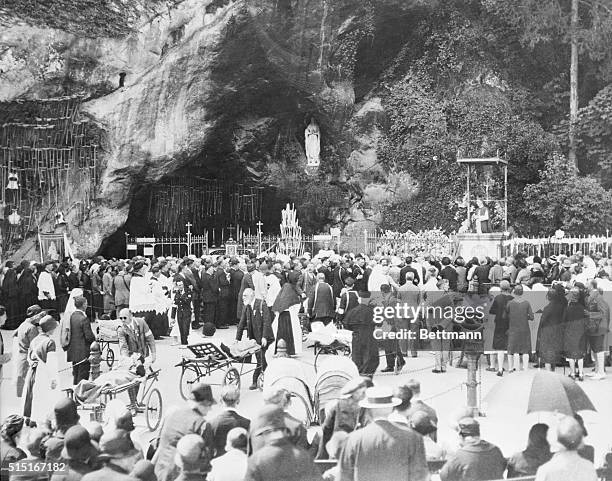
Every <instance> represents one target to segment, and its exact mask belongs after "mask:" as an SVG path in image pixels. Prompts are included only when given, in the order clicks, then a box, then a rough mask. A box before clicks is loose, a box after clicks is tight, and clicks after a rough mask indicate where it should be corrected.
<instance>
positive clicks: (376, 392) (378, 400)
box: [359, 387, 402, 409]
mask: <svg viewBox="0 0 612 481" xmlns="http://www.w3.org/2000/svg"><path fill="white" fill-rule="evenodd" d="M401 403H402V400H401V399H399V398H396V397H395V396H393V391H392V390H391V389H389V388H386V387H371V388H368V389H367V390H366V397H365V398H364V399H362V400H361V401H359V406H361V407H362V408H368V409H380V408H394V407H395V406H399V405H400V404H401Z"/></svg>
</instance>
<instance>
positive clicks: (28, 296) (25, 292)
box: [17, 260, 38, 323]
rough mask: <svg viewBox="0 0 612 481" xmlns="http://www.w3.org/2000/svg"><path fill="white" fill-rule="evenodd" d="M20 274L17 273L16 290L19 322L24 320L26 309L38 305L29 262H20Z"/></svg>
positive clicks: (35, 286) (36, 290) (34, 282)
mask: <svg viewBox="0 0 612 481" xmlns="http://www.w3.org/2000/svg"><path fill="white" fill-rule="evenodd" d="M19 267H20V271H21V272H17V288H18V289H19V322H20V323H21V321H22V320H23V319H25V315H26V311H27V310H28V307H30V306H33V305H35V304H38V286H37V285H36V277H35V276H34V271H33V270H32V268H31V267H30V262H29V261H25V260H24V261H22V262H21V265H20V266H19Z"/></svg>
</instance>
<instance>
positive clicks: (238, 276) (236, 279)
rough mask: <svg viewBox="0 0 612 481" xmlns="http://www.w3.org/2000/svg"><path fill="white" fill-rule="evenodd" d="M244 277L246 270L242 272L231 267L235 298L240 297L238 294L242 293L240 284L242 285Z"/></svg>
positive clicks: (231, 283) (232, 289)
mask: <svg viewBox="0 0 612 481" xmlns="http://www.w3.org/2000/svg"><path fill="white" fill-rule="evenodd" d="M243 277H244V272H242V271H241V270H240V269H233V268H232V269H230V285H231V292H232V298H233V299H238V294H240V286H241V285H242V278H243Z"/></svg>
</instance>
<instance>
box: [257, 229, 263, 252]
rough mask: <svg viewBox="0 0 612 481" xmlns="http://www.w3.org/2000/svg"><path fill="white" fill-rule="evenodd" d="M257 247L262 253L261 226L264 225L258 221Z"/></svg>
mask: <svg viewBox="0 0 612 481" xmlns="http://www.w3.org/2000/svg"><path fill="white" fill-rule="evenodd" d="M256 225H257V247H258V252H257V253H258V254H261V228H262V227H263V222H261V221H257V224H256Z"/></svg>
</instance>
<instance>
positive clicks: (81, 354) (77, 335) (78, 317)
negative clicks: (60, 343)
mask: <svg viewBox="0 0 612 481" xmlns="http://www.w3.org/2000/svg"><path fill="white" fill-rule="evenodd" d="M95 340H96V336H94V333H93V332H92V330H91V324H90V323H89V319H88V318H87V316H86V315H85V314H83V312H82V311H74V312H73V313H72V315H71V316H70V343H69V344H68V350H67V351H66V360H67V361H68V362H80V361H82V360H83V359H86V358H88V357H89V346H90V345H91V343H92V342H94V341H95Z"/></svg>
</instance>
